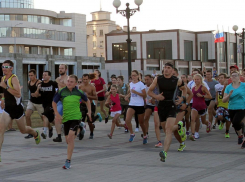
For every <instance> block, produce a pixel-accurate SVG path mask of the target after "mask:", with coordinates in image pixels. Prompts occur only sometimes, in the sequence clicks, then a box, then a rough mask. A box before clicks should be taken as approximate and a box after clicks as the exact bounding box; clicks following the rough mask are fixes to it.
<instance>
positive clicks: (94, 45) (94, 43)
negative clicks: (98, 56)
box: [93, 41, 96, 49]
mask: <svg viewBox="0 0 245 182" xmlns="http://www.w3.org/2000/svg"><path fill="white" fill-rule="evenodd" d="M93 48H94V49H96V41H93Z"/></svg>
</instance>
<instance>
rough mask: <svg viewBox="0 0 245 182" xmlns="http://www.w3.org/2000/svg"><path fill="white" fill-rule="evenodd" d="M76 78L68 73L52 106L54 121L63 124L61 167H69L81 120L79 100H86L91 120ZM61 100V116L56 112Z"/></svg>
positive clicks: (84, 97)
mask: <svg viewBox="0 0 245 182" xmlns="http://www.w3.org/2000/svg"><path fill="white" fill-rule="evenodd" d="M77 81H78V78H77V76H75V75H70V76H69V77H68V80H67V84H66V85H67V86H66V87H64V88H62V89H60V90H59V92H58V93H57V94H56V95H55V97H54V99H53V102H52V106H53V108H54V113H55V119H56V121H58V122H60V123H61V121H62V123H63V124H64V131H65V138H66V143H67V144H68V146H67V159H66V162H65V165H64V166H63V169H70V168H71V157H72V153H73V150H74V143H75V142H74V141H75V138H76V133H77V129H78V128H79V124H80V120H81V117H82V115H81V112H80V100H81V99H82V100H83V101H84V102H86V105H87V108H88V113H87V114H88V117H89V119H90V121H91V107H90V106H91V105H90V101H89V99H88V98H87V96H86V94H84V93H83V91H81V90H79V89H77V87H76V85H77ZM59 101H62V104H63V117H62V116H61V115H60V114H59V112H58V104H57V103H58V102H59Z"/></svg>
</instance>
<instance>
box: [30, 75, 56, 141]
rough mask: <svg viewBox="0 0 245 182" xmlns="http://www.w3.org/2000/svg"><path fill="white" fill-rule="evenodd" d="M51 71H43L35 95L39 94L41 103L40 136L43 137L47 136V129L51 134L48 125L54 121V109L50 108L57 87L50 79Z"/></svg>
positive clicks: (51, 133)
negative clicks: (42, 125)
mask: <svg viewBox="0 0 245 182" xmlns="http://www.w3.org/2000/svg"><path fill="white" fill-rule="evenodd" d="M50 78H51V72H50V71H44V72H43V81H42V82H41V83H40V84H38V86H37V91H36V92H35V95H36V96H38V95H41V98H42V104H43V108H44V112H43V113H42V119H43V122H44V128H43V133H42V134H41V136H42V137H43V139H46V138H47V131H48V129H49V138H51V137H52V136H53V128H52V127H51V126H50V123H52V122H53V121H54V110H53V108H52V102H53V97H54V95H55V93H56V91H57V89H58V84H57V82H54V81H52V80H50Z"/></svg>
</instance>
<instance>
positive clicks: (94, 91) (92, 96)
mask: <svg viewBox="0 0 245 182" xmlns="http://www.w3.org/2000/svg"><path fill="white" fill-rule="evenodd" d="M87 97H88V98H89V99H90V100H98V97H97V94H96V90H95V87H94V86H92V95H87Z"/></svg>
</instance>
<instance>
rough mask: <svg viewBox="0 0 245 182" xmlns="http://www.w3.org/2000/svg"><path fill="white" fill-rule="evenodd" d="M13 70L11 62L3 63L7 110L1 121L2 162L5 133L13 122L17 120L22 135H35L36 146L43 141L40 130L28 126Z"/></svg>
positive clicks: (0, 145)
mask: <svg viewBox="0 0 245 182" xmlns="http://www.w3.org/2000/svg"><path fill="white" fill-rule="evenodd" d="M13 69H14V63H13V62H12V61H11V60H5V61H4V62H3V64H2V71H3V74H4V75H5V76H4V77H3V78H2V80H1V83H0V87H2V88H3V94H4V98H2V101H5V108H4V112H3V114H2V117H1V120H0V162H1V149H2V144H3V139H4V132H5V129H6V128H7V126H8V125H9V123H10V121H11V120H13V119H15V120H16V123H17V126H18V128H19V130H20V132H21V133H22V134H31V135H33V136H34V139H35V142H36V144H39V143H40V140H41V138H40V134H39V131H38V130H36V131H35V130H33V129H32V128H31V127H29V126H26V123H25V114H24V109H23V106H22V103H21V90H20V84H19V80H18V78H17V76H16V75H14V74H13V73H12V71H13Z"/></svg>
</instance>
